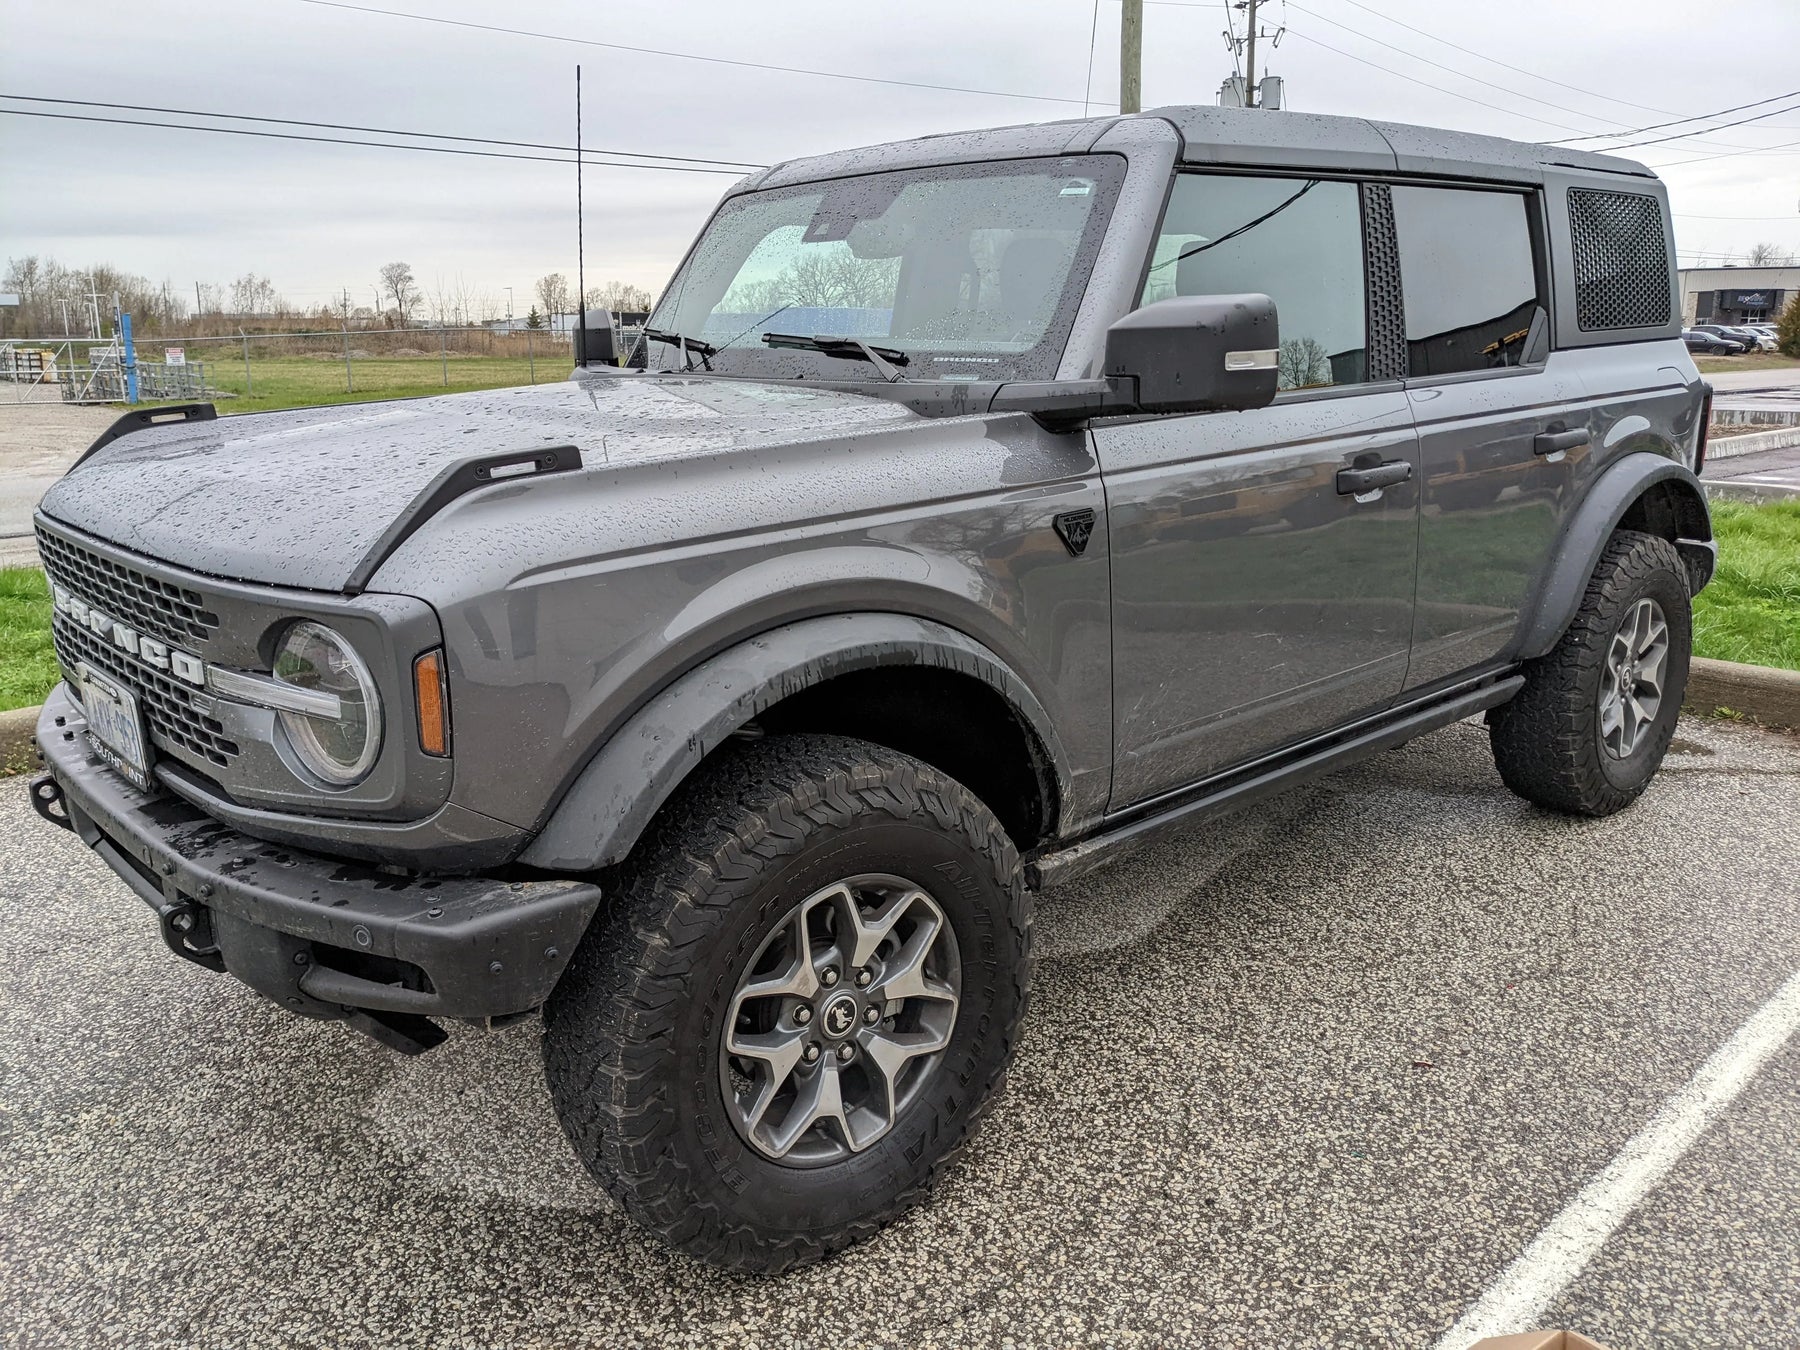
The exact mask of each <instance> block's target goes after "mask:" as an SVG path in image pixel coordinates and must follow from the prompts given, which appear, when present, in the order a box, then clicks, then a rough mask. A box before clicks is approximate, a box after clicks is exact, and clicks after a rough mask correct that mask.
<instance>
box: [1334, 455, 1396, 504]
mask: <svg viewBox="0 0 1800 1350" xmlns="http://www.w3.org/2000/svg"><path fill="white" fill-rule="evenodd" d="M1411 477H1412V465H1411V464H1409V463H1408V462H1407V461H1406V460H1404V459H1390V460H1388V461H1387V463H1385V464H1359V465H1357V466H1355V467H1354V468H1349V469H1339V470H1338V471H1337V490H1338V496H1340V497H1360V496H1362V495H1363V493H1365V492H1379V491H1381V489H1382V488H1389V487H1393V486H1394V484H1396V483H1404V482H1405V481H1406V480H1407V479H1409V478H1411Z"/></svg>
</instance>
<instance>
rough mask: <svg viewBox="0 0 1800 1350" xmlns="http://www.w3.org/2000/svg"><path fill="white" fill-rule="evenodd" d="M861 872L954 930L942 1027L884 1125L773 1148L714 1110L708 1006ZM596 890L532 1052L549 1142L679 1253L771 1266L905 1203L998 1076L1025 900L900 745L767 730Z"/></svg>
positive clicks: (1023, 944)
mask: <svg viewBox="0 0 1800 1350" xmlns="http://www.w3.org/2000/svg"><path fill="white" fill-rule="evenodd" d="M869 872H888V873H894V874H896V875H900V876H904V877H905V878H906V879H907V880H909V881H910V882H912V883H913V884H914V885H916V886H918V887H919V888H920V889H923V890H925V891H926V892H927V893H928V894H929V895H930V896H931V898H932V899H933V900H935V901H936V902H937V904H938V905H939V906H940V907H941V908H942V910H943V913H944V915H945V917H946V918H947V919H948V920H949V922H950V925H951V927H952V929H953V931H954V932H955V935H956V940H957V949H958V951H959V953H960V960H959V965H960V969H961V1002H960V1004H959V1006H958V1009H957V1014H956V1020H955V1024H954V1028H953V1030H952V1032H951V1035H950V1042H949V1045H948V1047H947V1049H946V1050H945V1051H944V1052H943V1055H944V1057H943V1059H942V1060H941V1061H940V1062H939V1063H938V1065H937V1067H936V1068H935V1069H934V1070H933V1074H932V1077H931V1078H930V1079H929V1080H928V1082H927V1083H926V1084H925V1086H924V1087H923V1089H922V1090H921V1092H920V1095H919V1096H918V1098H917V1099H916V1100H914V1101H913V1102H912V1104H911V1105H910V1106H908V1107H907V1108H906V1109H905V1110H904V1111H902V1112H901V1113H900V1114H899V1116H898V1118H897V1120H896V1122H895V1124H894V1126H893V1128H892V1129H891V1131H890V1132H889V1133H888V1134H886V1135H885V1136H883V1137H881V1138H879V1139H877V1140H876V1141H875V1142H874V1143H873V1144H870V1145H869V1146H868V1147H866V1148H865V1149H864V1150H863V1151H861V1152H859V1153H853V1154H850V1155H849V1156H848V1157H846V1158H844V1159H843V1160H841V1161H839V1162H834V1163H830V1164H828V1165H824V1166H811V1167H794V1166H784V1165H782V1164H781V1163H778V1162H775V1161H773V1160H771V1159H769V1158H766V1157H764V1156H762V1155H761V1154H759V1153H757V1152H756V1151H754V1150H753V1149H751V1148H750V1147H749V1146H748V1145H747V1144H746V1142H745V1141H744V1139H743V1138H742V1137H741V1136H740V1134H739V1132H738V1130H737V1129H736V1128H735V1127H734V1124H733V1122H732V1119H731V1118H730V1117H729V1116H728V1115H727V1108H726V1106H725V1102H724V1092H723V1089H722V1088H721V1086H720V1071H719V1065H720V1058H719V1056H720V1043H721V1042H720V1037H721V1036H722V1035H723V1034H724V1026H723V1023H724V1022H725V1020H726V1016H725V1014H726V1012H727V1011H728V1009H729V1007H730V1002H731V999H732V996H733V994H734V991H735V990H736V988H737V985H738V982H739V980H740V978H741V976H742V974H743V969H744V967H745V965H746V964H747V962H749V961H750V960H751V959H752V954H753V953H755V952H756V951H757V950H758V946H759V944H760V943H762V942H763V941H764V939H765V938H766V936H767V935H768V934H769V933H770V932H772V931H774V929H775V928H776V927H778V926H779V924H780V922H781V917H782V915H783V914H785V913H787V912H788V911H790V910H791V908H792V907H793V906H794V905H795V904H797V903H798V902H799V901H800V900H801V899H803V898H804V897H805V896H807V895H809V894H811V893H812V892H813V891H814V890H817V889H818V888H819V887H821V886H829V885H831V884H832V883H833V882H834V881H835V880H837V879H840V878H842V877H844V876H848V875H851V874H860V873H869ZM609 889H610V894H609V895H608V897H607V899H606V901H605V903H604V907H603V909H602V912H601V914H600V916H599V917H597V918H596V920H595V922H594V925H593V927H592V929H591V930H590V932H589V933H588V935H587V937H586V938H585V939H584V940H583V942H582V945H581V947H580V949H579V950H578V951H577V953H576V955H575V957H574V959H573V961H572V962H571V964H570V967H569V970H568V971H567V973H566V974H565V975H564V976H563V979H562V981H561V983H560V985H559V986H558V988H557V990H556V992H555V994H554V996H553V997H552V998H551V1000H550V1002H549V1004H548V1005H547V1006H546V1008H545V1010H544V1024H545V1031H544V1043H543V1045H544V1067H545V1073H546V1076H547V1078H548V1080H549V1084H550V1092H551V1097H552V1099H553V1101H554V1103H555V1107H556V1111H557V1115H558V1116H559V1118H560V1119H561V1121H562V1126H563V1129H564V1131H565V1132H566V1133H567V1135H568V1137H569V1141H570V1142H571V1143H572V1144H573V1145H574V1147H575V1151H576V1153H577V1154H579V1155H580V1157H581V1159H582V1161H583V1162H584V1163H586V1165H587V1166H588V1168H589V1170H590V1171H592V1172H593V1174H594V1176H595V1177H596V1178H598V1179H599V1181H600V1183H601V1184H602V1185H603V1186H604V1187H605V1188H606V1189H607V1191H608V1192H609V1193H610V1194H611V1195H612V1196H613V1197H614V1198H615V1199H616V1200H617V1201H618V1202H619V1204H620V1205H621V1206H623V1208H624V1209H625V1212H626V1213H627V1214H628V1215H630V1216H631V1217H632V1218H633V1219H635V1220H636V1221H637V1222H639V1223H640V1224H642V1225H643V1226H644V1227H646V1228H648V1229H649V1230H651V1231H652V1232H654V1233H655V1234H657V1235H658V1236H659V1237H661V1238H662V1239H664V1240H665V1241H667V1242H668V1243H670V1244H671V1245H673V1246H675V1247H677V1248H679V1249H681V1250H683V1251H685V1252H687V1253H689V1254H691V1255H693V1256H696V1257H699V1258H701V1259H703V1260H706V1261H708V1262H711V1263H713V1264H716V1265H719V1266H724V1267H727V1268H729V1269H733V1270H739V1271H748V1272H762V1273H773V1272H778V1271H782V1270H786V1269H788V1268H790V1267H793V1266H796V1265H799V1264H801V1263H804V1262H808V1261H813V1260H816V1259H818V1258H821V1257H823V1256H826V1255H828V1254H830V1253H832V1252H835V1251H837V1250H839V1249H841V1248H843V1247H846V1246H849V1245H850V1244H852V1243H854V1242H858V1241H861V1240H862V1239H864V1238H867V1237H869V1236H871V1235H872V1234H874V1233H875V1232H876V1231H877V1230H878V1229H880V1228H881V1227H882V1226H883V1225H884V1224H886V1223H888V1222H889V1221H891V1220H893V1219H894V1218H896V1217H898V1216H899V1215H900V1214H902V1213H904V1212H905V1211H906V1210H908V1209H910V1208H911V1207H912V1206H914V1205H916V1204H918V1203H919V1201H920V1200H922V1199H923V1198H924V1196H925V1195H926V1192H927V1190H928V1189H929V1187H930V1186H931V1184H932V1182H933V1180H934V1179H935V1178H936V1177H937V1175H938V1174H939V1173H940V1172H941V1171H942V1170H943V1168H944V1167H945V1166H946V1164H948V1163H949V1162H950V1160H951V1159H952V1158H953V1157H954V1155H955V1154H956V1153H957V1151H958V1150H959V1149H960V1148H961V1147H962V1145H963V1144H964V1142H965V1141H966V1140H967V1138H968V1136H969V1133H970V1131H971V1129H972V1128H973V1127H974V1125H975V1124H976V1122H977V1120H978V1119H979V1118H980V1117H981V1116H982V1115H983V1114H984V1113H985V1112H986V1110H987V1109H988V1107H989V1106H990V1105H991V1104H992V1103H993V1101H994V1100H995V1097H996V1095H997V1094H998V1092H999V1091H1000V1089H1001V1087H1002V1085H1003V1083H1004V1080H1005V1075H1006V1069H1007V1064H1008V1061H1009V1060H1010V1058H1011V1055H1012V1048H1013V1043H1014V1040H1015V1037H1016V1035H1017V1031H1018V1026H1019V1021H1020V1018H1021V1016H1022V1015H1023V1013H1024V1010H1025V1002H1026V990H1027V983H1028V979H1029V967H1030V954H1031V909H1030V903H1029V900H1028V898H1027V896H1026V894H1025V892H1024V890H1023V887H1022V885H1021V881H1020V866H1019V859H1018V855H1017V853H1016V851H1015V849H1014V847H1013V844H1012V841H1011V840H1010V839H1009V838H1008V837H1007V835H1006V833H1005V831H1004V830H1003V829H1002V828H1001V826H1000V824H999V822H998V821H997V820H996V819H995V818H994V815H993V813H992V812H991V811H989V810H988V809H987V807H985V806H984V805H983V804H982V803H981V802H980V801H979V800H977V799H976V797H975V796H974V795H973V794H972V793H970V792H969V791H968V789H966V788H964V787H963V786H962V785H961V784H960V783H958V782H956V781H955V780H954V779H952V778H950V777H948V776H947V775H945V774H943V773H941V772H939V771H938V770H937V769H934V768H932V767H931V766H930V765H928V764H925V763H922V762H921V761H919V760H916V759H913V758H911V757H910V756H907V755H902V754H899V753H897V752H895V751H892V750H888V749H886V748H883V747H880V746H876V745H871V744H868V743H866V742H863V741H857V740H851V739H847V738H842V737H833V736H810V735H809V736H779V737H769V738H767V739H764V740H761V741H754V742H746V743H744V744H742V745H738V746H733V747H731V748H729V749H727V750H725V751H722V752H721V753H720V755H719V756H718V759H717V762H716V763H715V764H713V765H710V766H708V767H707V768H706V770H705V771H704V772H703V773H702V774H700V775H698V781H695V782H693V783H691V784H689V785H685V786H684V787H683V788H682V789H681V790H680V791H679V792H678V793H677V794H676V796H675V797H674V798H672V799H671V800H670V802H669V804H668V805H667V806H666V807H665V808H664V809H663V810H662V811H661V812H660V813H659V815H658V818H657V820H656V821H655V822H654V824H653V825H652V827H651V830H650V832H649V834H648V835H647V836H646V838H645V839H644V840H643V841H641V842H640V844H639V845H638V847H637V848H636V849H635V850H634V852H633V855H632V858H631V859H630V860H629V861H628V862H627V863H626V864H625V865H624V866H623V867H622V868H621V869H620V871H619V873H618V875H617V876H616V877H615V878H614V885H613V886H612V887H611V888H609Z"/></svg>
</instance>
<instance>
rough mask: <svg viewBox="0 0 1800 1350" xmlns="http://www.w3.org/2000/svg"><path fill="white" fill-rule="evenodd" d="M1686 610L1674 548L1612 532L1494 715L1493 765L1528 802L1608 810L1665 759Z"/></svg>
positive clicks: (1681, 672) (1685, 645) (1637, 789)
mask: <svg viewBox="0 0 1800 1350" xmlns="http://www.w3.org/2000/svg"><path fill="white" fill-rule="evenodd" d="M1692 633H1693V619H1692V611H1691V602H1690V598H1689V594H1688V575H1687V568H1686V567H1685V566H1684V565H1683V563H1682V561H1681V555H1680V554H1678V553H1677V552H1676V551H1675V546H1674V545H1673V544H1671V543H1669V541H1668V540H1666V539H1661V538H1658V537H1657V536H1655V535H1649V534H1641V533H1638V532H1636V531H1633V530H1621V531H1619V532H1618V533H1617V534H1615V535H1614V536H1613V537H1612V539H1611V540H1609V541H1608V543H1607V545H1606V548H1605V550H1604V551H1603V552H1602V553H1601V555H1600V562H1599V564H1598V566H1596V567H1595V569H1594V575H1593V576H1592V578H1590V580H1589V581H1588V587H1587V592H1586V594H1585V595H1584V596H1583V597H1582V602H1581V607H1580V609H1579V610H1577V611H1576V615H1575V618H1574V621H1573V622H1572V623H1570V625H1569V628H1568V631H1567V632H1565V633H1564V634H1563V636H1562V639H1561V640H1560V641H1559V642H1558V643H1557V644H1556V647H1555V648H1554V649H1553V650H1552V651H1551V652H1550V653H1549V655H1547V656H1545V657H1543V658H1541V659H1540V660H1537V661H1533V662H1530V663H1529V664H1528V665H1527V667H1526V670H1525V687H1524V688H1523V689H1522V690H1520V692H1519V694H1518V696H1517V697H1516V698H1514V699H1513V701H1512V702H1510V703H1508V704H1506V705H1505V706H1503V707H1501V708H1498V709H1496V710H1495V711H1494V713H1493V714H1492V716H1491V720H1490V725H1489V738H1490V740H1491V742H1492V744H1493V749H1494V762H1495V764H1496V765H1498V766H1499V769H1500V776H1501V778H1503V779H1504V780H1505V782H1506V785H1507V786H1508V787H1509V788H1511V789H1512V790H1513V791H1514V792H1516V793H1518V794H1519V795H1520V796H1521V797H1524V798H1525V799H1526V800H1527V801H1531V802H1535V803H1537V804H1538V805H1539V806H1545V807H1549V808H1550V809H1551V810H1554V811H1566V812H1569V813H1571V814H1575V815H1585V816H1607V815H1611V814H1612V813H1613V812H1615V811H1619V810H1623V809H1624V808H1625V807H1627V806H1629V805H1630V804H1631V803H1632V802H1634V801H1636V800H1637V798H1638V796H1639V795H1640V794H1641V793H1642V792H1643V790H1644V788H1645V787H1647V786H1648V785H1649V782H1650V779H1651V778H1652V777H1653V776H1654V775H1655V773H1656V770H1657V768H1658V767H1659V766H1660V765H1661V764H1662V759H1663V755H1664V753H1666V752H1667V750H1668V748H1669V741H1670V740H1671V739H1672V738H1673V737H1674V735H1675V722H1676V719H1677V717H1678V716H1679V715H1680V712H1681V696H1682V694H1683V693H1684V692H1685V691H1686V688H1687V675H1688V658H1689V652H1690V646H1691V642H1692Z"/></svg>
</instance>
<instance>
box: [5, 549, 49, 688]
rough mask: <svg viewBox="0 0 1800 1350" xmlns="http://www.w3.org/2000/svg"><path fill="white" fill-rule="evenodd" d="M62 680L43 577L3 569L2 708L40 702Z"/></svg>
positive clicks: (27, 571)
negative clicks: (57, 663) (51, 636)
mask: <svg viewBox="0 0 1800 1350" xmlns="http://www.w3.org/2000/svg"><path fill="white" fill-rule="evenodd" d="M61 678H62V676H61V675H59V674H57V670H56V653H55V652H54V651H53V650H52V649H51V646H50V588H49V587H48V586H46V585H45V584H44V574H43V573H42V572H40V571H38V570H37V568H35V567H7V568H0V710H4V709H7V708H29V707H31V706H33V705H34V704H38V703H42V702H43V701H44V695H45V694H47V693H49V692H50V688H51V686H52V685H54V684H55V683H56V682H57V681H58V680H59V679H61Z"/></svg>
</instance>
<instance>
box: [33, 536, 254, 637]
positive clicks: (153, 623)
mask: <svg viewBox="0 0 1800 1350" xmlns="http://www.w3.org/2000/svg"><path fill="white" fill-rule="evenodd" d="M37 545H38V556H39V557H40V558H42V559H43V562H44V571H45V572H46V573H47V574H48V575H49V577H50V580H52V581H55V582H61V583H62V584H63V585H64V586H66V587H67V588H68V589H69V590H71V591H73V592H74V593H75V594H76V595H79V596H80V597H81V598H82V599H83V600H85V601H87V602H88V603H89V604H90V605H94V606H96V607H98V608H99V609H102V610H104V611H105V612H106V613H108V614H110V615H111V616H112V617H113V618H115V619H118V620H119V621H120V622H122V623H127V624H129V625H131V627H133V628H135V629H137V630H138V632H140V633H146V634H148V635H150V636H151V637H155V638H160V639H161V640H162V641H164V642H166V643H169V644H171V645H173V646H176V647H180V648H182V649H184V650H185V649H187V648H189V647H191V646H193V645H194V643H195V642H197V641H198V642H204V641H206V640H207V639H208V638H210V637H211V636H212V635H213V634H214V633H215V632H217V631H218V628H219V616H218V615H217V614H214V613H213V612H212V611H211V610H209V609H207V608H206V598H205V597H204V596H203V595H201V594H200V592H198V591H195V590H190V589H189V588H188V587H186V586H177V585H176V584H175V583H174V582H170V581H163V580H162V579H160V578H158V577H153V576H150V575H149V574H148V573H146V572H142V571H140V570H138V569H137V568H135V567H127V566H125V565H124V564H123V563H116V562H114V561H113V560H112V559H111V558H103V557H101V556H100V555H99V554H98V553H95V552H94V551H93V550H92V549H86V548H83V547H82V546H81V545H80V544H76V543H71V542H70V541H69V540H67V539H61V538H58V537H57V536H56V535H54V534H51V533H50V532H49V531H47V530H45V529H43V528H42V527H41V526H40V527H39V529H38V532H37Z"/></svg>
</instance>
